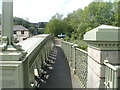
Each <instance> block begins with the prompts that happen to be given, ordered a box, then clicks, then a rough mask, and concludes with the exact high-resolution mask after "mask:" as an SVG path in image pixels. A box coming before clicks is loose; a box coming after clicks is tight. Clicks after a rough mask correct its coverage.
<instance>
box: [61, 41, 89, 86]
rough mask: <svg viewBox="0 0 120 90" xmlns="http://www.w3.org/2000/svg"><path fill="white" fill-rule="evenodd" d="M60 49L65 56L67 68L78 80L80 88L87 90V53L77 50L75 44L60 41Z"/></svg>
mask: <svg viewBox="0 0 120 90" xmlns="http://www.w3.org/2000/svg"><path fill="white" fill-rule="evenodd" d="M61 47H62V49H63V51H64V53H65V55H66V58H67V60H68V63H69V66H70V67H71V68H72V69H73V70H74V74H75V75H76V76H77V77H78V78H79V80H80V84H81V88H87V57H88V53H87V52H86V51H84V50H81V49H79V48H77V45H76V44H73V43H70V42H66V41H62V43H61Z"/></svg>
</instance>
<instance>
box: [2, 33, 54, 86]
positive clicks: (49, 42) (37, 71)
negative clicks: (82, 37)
mask: <svg viewBox="0 0 120 90" xmlns="http://www.w3.org/2000/svg"><path fill="white" fill-rule="evenodd" d="M18 45H20V46H21V48H22V50H24V53H25V54H24V55H23V56H21V57H20V58H15V55H14V54H15V53H12V52H9V51H2V52H0V57H3V56H4V53H5V56H6V58H1V61H0V72H2V73H0V77H1V80H0V81H1V83H2V85H1V87H2V88H32V86H31V85H33V86H34V85H35V82H36V81H35V75H37V76H40V75H41V73H42V72H41V70H42V67H43V66H45V62H46V60H47V59H48V56H49V54H50V51H51V50H52V49H53V47H54V38H53V36H52V35H48V34H43V35H37V36H34V37H32V38H29V39H27V40H24V41H22V42H20V43H18ZM16 53H17V52H16ZM7 54H8V55H7ZM10 57H11V58H13V57H14V58H15V59H14V60H12V59H10ZM4 59H5V60H4Z"/></svg>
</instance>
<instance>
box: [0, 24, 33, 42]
mask: <svg viewBox="0 0 120 90" xmlns="http://www.w3.org/2000/svg"><path fill="white" fill-rule="evenodd" d="M0 29H1V26H0ZM0 31H1V30H0ZM13 34H14V37H15V38H16V39H17V40H18V41H22V40H25V39H27V38H29V37H31V36H32V34H31V32H30V31H29V29H27V28H25V27H23V26H22V25H14V26H13Z"/></svg>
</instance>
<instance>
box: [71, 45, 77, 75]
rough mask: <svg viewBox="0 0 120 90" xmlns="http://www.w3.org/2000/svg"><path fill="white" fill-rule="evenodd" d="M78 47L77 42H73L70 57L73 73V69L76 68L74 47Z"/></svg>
mask: <svg viewBox="0 0 120 90" xmlns="http://www.w3.org/2000/svg"><path fill="white" fill-rule="evenodd" d="M77 47H78V45H77V44H74V45H73V46H72V52H73V53H72V56H73V58H72V68H73V72H74V74H75V70H76V63H77V62H76V48H77Z"/></svg>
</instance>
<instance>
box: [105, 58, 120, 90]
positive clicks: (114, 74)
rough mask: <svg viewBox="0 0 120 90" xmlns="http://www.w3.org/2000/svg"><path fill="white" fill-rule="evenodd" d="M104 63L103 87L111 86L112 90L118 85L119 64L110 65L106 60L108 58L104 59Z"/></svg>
mask: <svg viewBox="0 0 120 90" xmlns="http://www.w3.org/2000/svg"><path fill="white" fill-rule="evenodd" d="M104 64H105V82H104V84H105V88H111V89H112V90H114V89H115V88H120V87H119V83H120V82H119V80H118V77H119V76H118V75H119V74H118V73H119V71H120V66H118V65H112V64H110V63H109V62H108V60H104Z"/></svg>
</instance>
